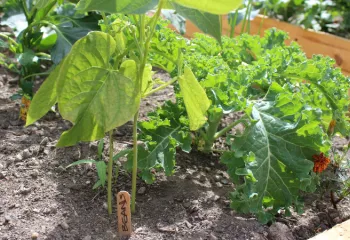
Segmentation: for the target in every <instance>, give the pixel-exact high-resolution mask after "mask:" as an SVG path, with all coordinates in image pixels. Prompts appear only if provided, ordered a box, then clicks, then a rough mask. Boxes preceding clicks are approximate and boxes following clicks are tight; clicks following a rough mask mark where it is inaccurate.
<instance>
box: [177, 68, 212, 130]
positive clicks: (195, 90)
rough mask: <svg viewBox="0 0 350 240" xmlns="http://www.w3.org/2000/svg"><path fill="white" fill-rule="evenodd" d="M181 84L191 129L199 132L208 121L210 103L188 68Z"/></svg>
mask: <svg viewBox="0 0 350 240" xmlns="http://www.w3.org/2000/svg"><path fill="white" fill-rule="evenodd" d="M179 84H180V88H181V94H182V96H183V99H184V103H185V106H186V111H187V114H188V118H189V120H190V129H191V130H197V129H199V128H200V127H202V126H203V125H204V123H205V122H206V121H207V117H206V112H207V110H208V108H209V106H210V101H209V99H208V97H207V95H206V93H205V91H204V89H203V88H202V86H201V85H200V84H199V83H198V81H197V79H196V77H195V76H194V75H193V73H192V71H191V69H190V68H188V67H187V66H185V69H184V75H182V76H181V77H179Z"/></svg>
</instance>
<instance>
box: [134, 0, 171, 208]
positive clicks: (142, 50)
mask: <svg viewBox="0 0 350 240" xmlns="http://www.w3.org/2000/svg"><path fill="white" fill-rule="evenodd" d="M164 3H165V1H164V0H160V1H159V4H158V9H157V11H156V13H155V14H154V16H153V18H152V19H151V21H153V22H152V26H151V28H150V32H149V35H148V36H147V38H146V40H145V33H146V29H145V15H141V16H140V28H139V31H140V32H139V33H140V44H141V46H140V55H141V61H140V62H141V63H140V65H139V69H138V73H137V82H138V83H139V86H140V87H139V91H140V95H141V94H142V78H143V72H144V70H145V66H146V62H147V55H148V51H149V45H150V42H151V39H152V36H153V34H154V31H155V28H156V25H157V20H158V18H159V16H160V13H161V10H162V7H163V5H164ZM135 41H137V39H135ZM143 44H144V45H143ZM139 109H140V106H139ZM138 116H139V111H137V112H136V113H135V115H134V125H133V133H132V135H133V145H134V146H133V166H132V183H131V185H132V188H131V212H132V213H134V212H135V202H136V180H137V120H138Z"/></svg>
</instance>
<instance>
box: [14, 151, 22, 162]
mask: <svg viewBox="0 0 350 240" xmlns="http://www.w3.org/2000/svg"><path fill="white" fill-rule="evenodd" d="M22 160H23V156H22V154H21V153H18V154H17V155H16V157H15V163H17V162H21V161H22Z"/></svg>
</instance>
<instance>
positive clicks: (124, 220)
mask: <svg viewBox="0 0 350 240" xmlns="http://www.w3.org/2000/svg"><path fill="white" fill-rule="evenodd" d="M117 209H118V212H117V213H118V232H119V236H130V235H131V231H132V229H131V211H130V195H129V193H128V192H126V191H120V192H119V193H118V195H117Z"/></svg>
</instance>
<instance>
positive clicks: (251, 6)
mask: <svg viewBox="0 0 350 240" xmlns="http://www.w3.org/2000/svg"><path fill="white" fill-rule="evenodd" d="M252 8H253V4H250V7H249V13H248V19H247V21H248V24H247V31H246V32H247V33H248V34H250V15H251V14H252Z"/></svg>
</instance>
